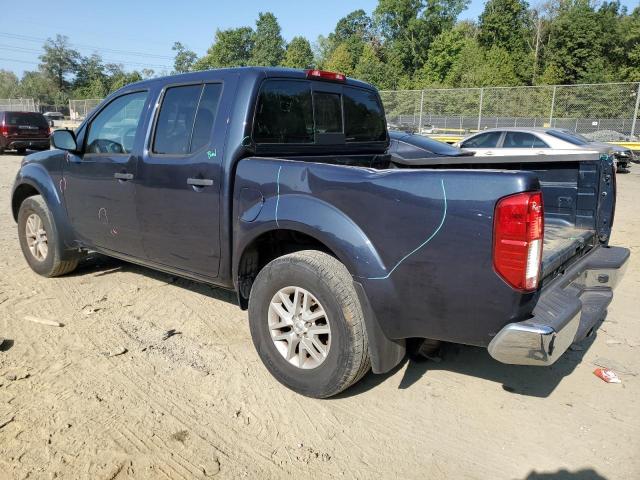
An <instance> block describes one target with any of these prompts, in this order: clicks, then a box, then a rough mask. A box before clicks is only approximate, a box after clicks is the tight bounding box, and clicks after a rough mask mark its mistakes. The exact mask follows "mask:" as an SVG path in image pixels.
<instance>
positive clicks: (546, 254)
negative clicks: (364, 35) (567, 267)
mask: <svg viewBox="0 0 640 480" xmlns="http://www.w3.org/2000/svg"><path fill="white" fill-rule="evenodd" d="M594 237H595V234H594V232H593V230H585V229H580V228H576V227H574V226H571V225H559V224H553V223H551V224H550V223H549V222H547V223H546V224H545V226H544V247H543V249H542V277H543V278H544V277H547V276H549V275H550V274H552V273H553V272H554V271H555V270H557V269H558V268H559V267H561V266H563V265H564V264H565V263H566V262H568V261H569V260H571V259H572V258H574V257H578V256H580V254H581V253H585V252H586V251H588V250H589V248H591V247H592V246H593V244H594Z"/></svg>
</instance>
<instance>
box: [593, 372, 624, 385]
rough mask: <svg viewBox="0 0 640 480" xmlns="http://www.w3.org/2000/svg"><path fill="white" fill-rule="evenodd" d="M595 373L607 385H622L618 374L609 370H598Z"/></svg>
mask: <svg viewBox="0 0 640 480" xmlns="http://www.w3.org/2000/svg"><path fill="white" fill-rule="evenodd" d="M593 373H594V374H595V375H596V376H597V377H600V378H601V379H602V380H604V381H605V382H607V383H622V380H620V378H619V377H618V375H616V372H614V371H613V370H609V369H608V368H596V369H595V370H594V371H593Z"/></svg>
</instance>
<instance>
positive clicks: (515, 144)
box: [503, 132, 548, 148]
mask: <svg viewBox="0 0 640 480" xmlns="http://www.w3.org/2000/svg"><path fill="white" fill-rule="evenodd" d="M503 147H504V148H548V145H547V144H546V143H544V142H543V141H542V140H540V139H539V138H538V137H536V136H535V135H532V134H530V133H525V132H507V133H506V135H505V137H504V145H503Z"/></svg>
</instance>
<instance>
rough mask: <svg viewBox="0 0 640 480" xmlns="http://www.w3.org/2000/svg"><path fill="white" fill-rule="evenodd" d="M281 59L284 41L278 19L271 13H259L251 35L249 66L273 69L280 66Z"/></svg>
mask: <svg viewBox="0 0 640 480" xmlns="http://www.w3.org/2000/svg"><path fill="white" fill-rule="evenodd" d="M283 57H284V39H283V38H282V35H281V34H280V25H279V24H278V19H277V18H276V16H275V15H274V14H273V13H271V12H266V13H262V12H260V13H259V14H258V20H257V21H256V31H255V34H254V35H253V48H252V51H251V60H250V63H251V65H261V66H267V67H273V66H276V65H280V63H281V62H282V58H283Z"/></svg>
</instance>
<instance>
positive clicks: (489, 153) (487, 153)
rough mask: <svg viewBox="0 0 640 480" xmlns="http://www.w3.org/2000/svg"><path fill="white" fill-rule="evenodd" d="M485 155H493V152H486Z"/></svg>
mask: <svg viewBox="0 0 640 480" xmlns="http://www.w3.org/2000/svg"><path fill="white" fill-rule="evenodd" d="M484 154H485V155H493V152H492V151H491V150H489V151H488V152H484Z"/></svg>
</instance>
